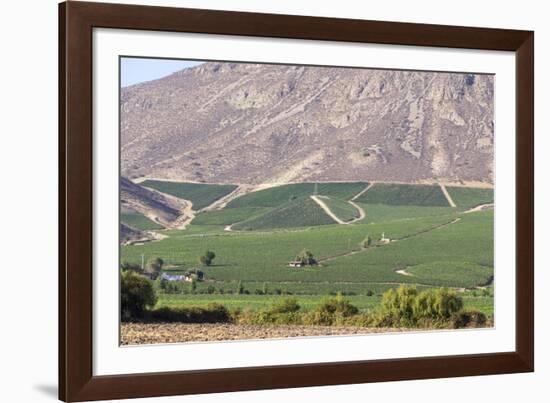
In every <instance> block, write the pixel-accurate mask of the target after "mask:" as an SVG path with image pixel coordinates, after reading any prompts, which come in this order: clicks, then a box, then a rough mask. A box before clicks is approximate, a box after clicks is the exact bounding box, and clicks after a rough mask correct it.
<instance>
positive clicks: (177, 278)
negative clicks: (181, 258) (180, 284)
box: [160, 273, 185, 281]
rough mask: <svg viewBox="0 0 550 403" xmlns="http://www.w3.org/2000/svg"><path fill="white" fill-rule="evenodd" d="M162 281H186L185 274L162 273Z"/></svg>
mask: <svg viewBox="0 0 550 403" xmlns="http://www.w3.org/2000/svg"><path fill="white" fill-rule="evenodd" d="M160 279H161V280H167V281H185V274H167V273H162V275H161V276H160Z"/></svg>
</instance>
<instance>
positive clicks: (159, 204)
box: [120, 177, 186, 238]
mask: <svg viewBox="0 0 550 403" xmlns="http://www.w3.org/2000/svg"><path fill="white" fill-rule="evenodd" d="M185 203H186V202H185V201H184V200H178V199H175V198H174V199H172V198H169V197H168V196H166V195H164V194H161V193H158V192H155V191H152V190H149V189H147V188H145V187H143V186H141V185H138V184H136V183H133V182H132V181H130V180H128V179H127V178H124V177H122V178H120V204H121V209H122V211H123V212H137V213H141V214H143V215H145V216H146V217H149V218H150V219H152V220H153V221H156V222H158V223H160V224H162V225H164V226H167V227H172V226H175V225H176V222H177V220H178V218H180V219H181V215H182V214H183V213H182V212H183V211H184V209H185ZM121 231H122V229H121ZM122 233H124V231H122ZM128 235H129V236H128V238H130V237H131V235H135V234H131V233H130V232H129V233H128ZM138 235H139V234H138Z"/></svg>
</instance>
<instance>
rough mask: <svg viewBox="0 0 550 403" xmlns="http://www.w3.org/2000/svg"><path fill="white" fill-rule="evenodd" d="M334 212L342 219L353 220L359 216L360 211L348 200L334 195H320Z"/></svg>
mask: <svg viewBox="0 0 550 403" xmlns="http://www.w3.org/2000/svg"><path fill="white" fill-rule="evenodd" d="M319 197H320V199H321V200H322V201H323V202H324V203H325V204H326V205H327V207H328V208H329V209H330V211H332V213H333V214H334V215H335V216H336V217H338V218H339V219H340V220H342V221H351V220H354V219H355V218H358V217H359V211H358V210H357V209H356V208H355V207H354V206H352V205H351V204H349V203H348V202H347V201H344V200H340V199H336V198H334V197H323V196H319Z"/></svg>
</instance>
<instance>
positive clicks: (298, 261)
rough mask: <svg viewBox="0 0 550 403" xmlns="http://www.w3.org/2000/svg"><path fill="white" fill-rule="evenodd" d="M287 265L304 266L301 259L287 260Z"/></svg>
mask: <svg viewBox="0 0 550 403" xmlns="http://www.w3.org/2000/svg"><path fill="white" fill-rule="evenodd" d="M288 266H289V267H304V266H305V264H304V262H303V261H302V260H291V261H290V262H288Z"/></svg>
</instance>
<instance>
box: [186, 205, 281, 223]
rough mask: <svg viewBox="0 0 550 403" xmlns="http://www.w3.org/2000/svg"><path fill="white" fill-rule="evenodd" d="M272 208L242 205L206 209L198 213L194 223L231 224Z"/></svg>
mask: <svg viewBox="0 0 550 403" xmlns="http://www.w3.org/2000/svg"><path fill="white" fill-rule="evenodd" d="M270 210H271V209H270V208H262V207H241V208H225V209H222V210H215V211H205V212H204V213H200V214H198V215H197V216H196V217H195V219H194V220H193V225H231V224H235V223H237V222H240V221H244V220H248V219H250V218H253V217H257V216H259V215H261V214H263V213H266V212H268V211H270Z"/></svg>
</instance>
